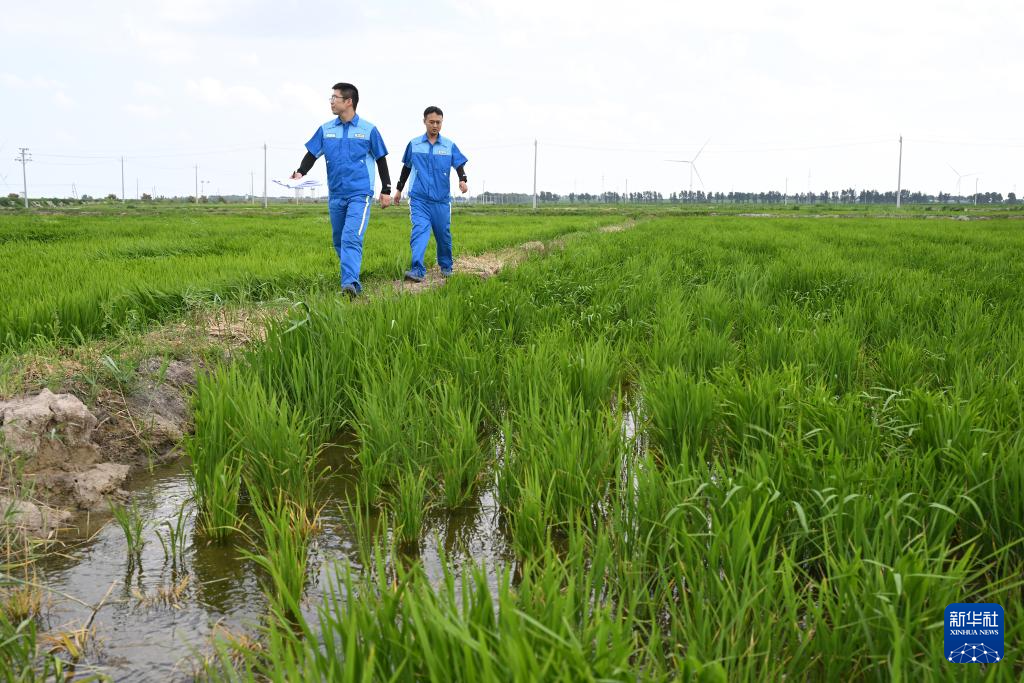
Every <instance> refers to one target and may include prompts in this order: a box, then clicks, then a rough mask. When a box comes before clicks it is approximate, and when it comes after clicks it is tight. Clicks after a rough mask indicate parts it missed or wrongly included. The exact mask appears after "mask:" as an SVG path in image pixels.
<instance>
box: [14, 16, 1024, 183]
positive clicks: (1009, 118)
mask: <svg viewBox="0 0 1024 683" xmlns="http://www.w3.org/2000/svg"><path fill="white" fill-rule="evenodd" d="M1022 35H1024V3H1021V2H1020V1H1019V0H975V2H967V1H961V0H929V1H928V2H923V1H918V0H910V1H903V0H860V1H859V2H851V3H834V2H829V1H828V0H825V2H816V3H812V2H807V1H801V2H795V1H788V0H760V1H758V0H718V2H714V3H712V2H703V3H692V2H684V1H677V2H647V1H645V0H635V1H634V2H625V3H623V2H615V3H611V2H593V1H586V2H585V1H576V0H573V1H569V2H565V1H560V0H516V1H514V2H513V1H510V0H428V1H421V2H405V1H398V2H388V3H374V2H364V3H351V2H338V1H337V0H336V1H335V2H323V1H321V0H309V1H308V2H296V1H293V0H277V1H275V2H262V1H259V2H242V1H241V0H147V1H145V2H103V1H99V2H88V3H86V2H81V1H78V2H66V1H64V0H59V1H50V2H37V3H29V2H22V3H18V4H16V5H15V4H12V3H5V4H4V9H3V13H2V17H0V101H2V106H0V189H2V190H3V192H4V194H6V193H8V192H20V191H21V187H22V177H21V165H20V164H19V163H17V162H15V161H14V157H15V156H17V154H18V148H19V147H28V148H30V150H31V153H32V157H33V161H32V162H31V163H30V164H29V165H28V177H29V194H30V196H38V195H46V196H53V195H58V196H61V195H70V194H71V192H72V187H71V185H72V183H74V184H75V189H76V190H77V192H78V193H79V194H82V193H88V194H91V195H94V196H95V195H101V196H102V195H106V194H107V193H110V192H114V193H117V194H120V192H121V163H120V157H121V156H124V157H126V162H125V185H126V190H127V194H128V196H129V197H133V196H135V192H136V181H137V182H138V186H139V188H140V191H141V192H152V191H153V190H154V189H155V191H156V193H157V194H160V195H174V194H178V195H190V194H192V193H193V191H194V189H193V188H194V176H195V172H194V170H193V166H194V165H196V164H198V165H199V178H200V180H208V181H209V184H208V185H206V186H205V191H206V193H208V194H209V193H224V194H227V193H246V192H248V190H249V185H250V173H251V172H252V173H254V177H255V185H256V188H257V193H260V192H261V187H262V176H263V147H262V146H263V144H264V143H267V144H268V145H269V148H270V152H269V166H270V169H269V171H270V176H271V178H274V177H278V178H280V177H283V176H285V175H287V174H288V173H290V172H291V171H292V170H293V169H294V168H295V167H296V166H297V165H298V163H299V160H300V159H301V157H302V154H303V152H304V150H303V147H302V145H303V143H304V142H305V141H306V140H307V139H308V138H309V136H310V135H311V134H312V133H313V132H314V130H315V129H316V128H317V127H318V126H319V125H320V124H322V123H323V122H324V121H326V120H328V119H329V118H330V117H331V113H330V109H329V105H328V101H327V99H328V96H329V95H330V93H331V86H332V85H333V84H334V83H335V82H337V81H349V82H352V83H355V84H356V85H357V86H358V88H359V90H360V97H361V101H360V103H359V110H358V111H359V114H360V115H361V116H363V117H364V118H366V119H368V120H370V121H372V122H374V123H375V124H376V125H377V127H378V128H379V129H380V131H381V133H382V135H383V137H384V140H385V143H386V144H387V146H388V148H389V150H390V156H389V160H390V165H391V169H392V175H393V176H395V175H397V172H398V170H399V165H400V163H401V161H400V160H401V155H402V151H403V149H404V147H405V144H406V142H407V141H408V140H409V139H410V138H412V137H413V136H415V135H418V134H420V133H422V132H423V128H422V122H421V120H422V112H423V109H424V107H426V106H427V105H431V104H434V105H437V106H440V107H441V108H442V109H444V111H445V123H444V130H443V134H444V135H447V136H448V137H450V138H452V139H453V140H455V141H456V143H457V144H458V145H459V146H460V148H461V149H462V150H463V151H464V152H465V154H466V155H467V156H468V157H469V159H470V162H469V164H468V165H467V167H466V168H467V173H468V175H469V178H470V187H471V192H473V193H476V192H479V191H481V190H482V189H483V187H484V184H485V183H486V189H487V190H492V191H519V192H529V191H531V190H532V174H533V141H534V139H536V140H538V141H539V161H538V168H539V171H538V189H540V190H550V191H554V192H559V193H568V192H572V191H574V190H576V191H579V192H594V193H596V192H600V191H601V190H602V189H604V190H617V191H620V192H621V191H623V190H624V189H625V187H626V183H627V182H628V185H629V189H630V190H631V191H635V190H641V189H654V190H659V191H661V192H664V193H666V194H667V193H669V192H672V191H674V190H680V189H687V188H688V187H689V185H690V171H689V167H688V166H687V165H686V164H679V163H670V162H667V161H665V160H666V159H684V160H685V159H691V158H693V156H694V155H695V154H697V152H698V150H700V148H701V146H702V145H704V144H705V143H706V142H707V143H708V144H707V146H706V147H705V148H704V150H703V153H702V154H701V155H700V157H699V158H698V159H697V163H696V167H697V170H698V172H699V174H700V177H699V178H697V177H694V178H693V187H694V189H695V190H696V189H701V188H702V187H703V189H705V190H710V191H720V192H728V191H731V190H736V191H740V190H744V191H761V190H764V191H767V190H778V191H780V192H781V191H784V190H786V189H787V188H788V191H789V192H790V193H794V192H805V191H807V190H808V187H809V188H810V189H812V190H813V191H815V192H820V191H822V190H825V189H830V190H838V189H842V188H847V187H853V188H856V189H858V190H859V189H862V188H874V189H878V190H883V191H884V190H893V189H895V186H896V175H897V161H898V154H899V147H898V142H897V140H898V138H899V136H900V135H901V134H902V135H903V137H904V148H903V187H904V188H906V189H911V190H922V191H926V192H930V193H935V192H939V191H945V192H953V191H955V189H956V185H957V175H956V174H955V173H954V171H953V170H952V169H951V167H953V168H955V169H956V170H957V171H958V172H959V173H960V174H963V175H964V176H965V177H964V178H963V180H962V192H963V193H964V194H969V193H973V192H974V188H975V182H977V183H978V188H979V190H981V191H983V192H984V191H998V192H1002V193H1003V194H1004V195H1005V194H1006V193H1008V192H1011V191H1016V192H1017V194H1018V195H1020V194H1021V193H1024V163H1022V160H1024V130H1022V123H1021V121H1022V120H1024V48H1022V44H1024V39H1022V38H1021V36H1022ZM323 171H324V165H323V161H320V162H318V163H317V167H316V170H315V171H314V175H317V176H319V177H322V176H323ZM967 174H975V175H967ZM453 178H454V174H453ZM701 181H703V182H701ZM1018 185H1019V186H1020V187H1019V188H1018V187H1017V186H1018ZM274 187H275V186H273V185H271V188H272V189H273V188H274ZM271 193H272V194H277V193H275V192H273V191H272V192H271Z"/></svg>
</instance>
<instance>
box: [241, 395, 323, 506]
mask: <svg viewBox="0 0 1024 683" xmlns="http://www.w3.org/2000/svg"><path fill="white" fill-rule="evenodd" d="M233 400H234V402H235V406H236V407H235V410H236V411H237V412H238V414H239V415H240V416H241V424H240V425H238V427H237V428H236V429H237V436H236V442H237V444H238V454H239V455H238V458H239V460H240V461H241V463H242V466H241V475H242V481H243V482H244V484H245V489H246V491H248V493H249V495H250V497H253V496H263V497H266V496H267V495H269V494H271V493H272V492H276V491H284V492H285V493H286V495H287V497H288V500H289V501H291V502H293V503H295V504H297V505H299V506H300V507H302V508H303V509H305V510H306V511H307V512H310V513H311V512H312V511H313V508H314V507H315V506H316V489H317V486H318V482H319V480H320V475H321V474H322V473H321V472H318V471H317V470H316V452H315V451H314V449H313V448H312V446H311V443H310V437H309V427H308V424H307V420H306V419H305V418H304V417H303V416H302V415H301V414H300V412H299V411H297V410H295V409H293V408H292V407H291V406H289V405H288V404H287V403H286V402H285V401H283V400H280V399H279V398H278V397H277V396H274V395H267V392H266V390H265V389H264V388H263V387H262V385H260V384H255V385H254V386H252V387H251V388H250V390H249V391H248V392H246V393H244V394H241V395H239V396H236V397H234V399H233Z"/></svg>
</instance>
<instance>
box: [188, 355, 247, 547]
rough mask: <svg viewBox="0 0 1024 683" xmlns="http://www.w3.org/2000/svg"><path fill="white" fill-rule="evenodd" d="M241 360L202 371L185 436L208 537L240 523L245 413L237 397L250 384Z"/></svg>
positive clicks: (219, 536) (222, 535) (201, 521)
mask: <svg viewBox="0 0 1024 683" xmlns="http://www.w3.org/2000/svg"><path fill="white" fill-rule="evenodd" d="M250 387H251V383H249V382H247V381H246V379H245V378H243V375H242V371H241V368H240V367H239V366H228V367H222V368H218V369H216V370H215V371H214V372H213V373H212V374H211V375H208V376H202V375H201V376H200V377H199V378H198V381H197V383H196V393H195V396H194V397H193V414H194V415H195V430H194V434H193V435H192V436H189V437H186V439H185V452H186V453H187V454H188V456H189V460H190V462H191V472H192V477H191V479H190V483H191V485H192V488H193V496H194V498H195V500H196V506H197V508H198V510H199V520H198V521H199V526H200V528H201V529H202V530H203V533H205V534H206V535H207V536H208V537H209V538H212V539H215V540H224V539H226V538H227V537H228V536H230V535H231V534H232V533H233V532H234V531H235V529H236V528H237V527H238V525H239V519H238V500H239V496H240V494H241V490H242V461H241V458H240V456H239V453H240V450H239V449H240V444H239V431H238V428H239V426H240V425H241V424H242V418H241V416H240V415H239V414H238V410H237V407H238V403H236V402H235V401H234V400H233V397H234V396H239V395H241V394H242V392H244V391H246V390H248V389H249V388H250Z"/></svg>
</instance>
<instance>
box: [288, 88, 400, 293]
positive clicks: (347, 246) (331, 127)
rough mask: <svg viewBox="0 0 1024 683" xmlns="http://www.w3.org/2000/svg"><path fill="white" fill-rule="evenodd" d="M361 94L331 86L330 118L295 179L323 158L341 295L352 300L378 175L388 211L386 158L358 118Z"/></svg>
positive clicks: (376, 135)
mask: <svg viewBox="0 0 1024 683" xmlns="http://www.w3.org/2000/svg"><path fill="white" fill-rule="evenodd" d="M358 106H359V91H358V90H357V89H356V87H355V86H354V85H352V84H351V83H335V84H334V92H333V93H332V94H331V113H332V114H334V115H335V116H336V117H337V118H333V119H331V120H330V121H328V122H327V123H325V124H324V125H322V126H320V127H319V128H318V129H317V131H316V132H315V133H313V137H311V138H310V139H309V142H307V143H306V156H305V157H303V159H302V162H301V163H300V164H299V169H298V170H297V171H295V173H293V174H292V178H293V179H298V178H301V177H302V176H304V175H306V174H307V173H309V169H311V168H313V164H314V163H315V162H316V160H317V159H318V158H320V157H321V156H323V157H326V159H327V187H328V200H327V206H328V212H329V215H330V217H331V234H332V238H333V241H334V251H335V252H336V253H337V254H338V260H339V261H340V263H341V291H343V292H344V293H346V294H348V296H349V297H350V298H355V297H356V296H359V294H360V293H361V292H362V291H363V286H362V284H361V283H360V282H359V270H360V268H361V266H362V262H363V237H365V235H366V225H367V223H368V222H369V220H370V204H371V202H372V199H373V190H374V185H375V178H374V173H373V166H374V162H376V165H377V172H378V173H379V174H380V182H381V192H380V205H381V208H384V209H386V208H387V207H388V206H390V205H391V175H390V174H389V173H388V163H387V160H386V159H385V157H386V156H387V154H388V150H387V148H386V147H385V146H384V140H383V138H381V136H380V132H378V130H377V127H376V126H374V125H373V124H372V123H370V122H369V121H367V120H366V119H363V118H360V117H359V115H358V114H356V107H358Z"/></svg>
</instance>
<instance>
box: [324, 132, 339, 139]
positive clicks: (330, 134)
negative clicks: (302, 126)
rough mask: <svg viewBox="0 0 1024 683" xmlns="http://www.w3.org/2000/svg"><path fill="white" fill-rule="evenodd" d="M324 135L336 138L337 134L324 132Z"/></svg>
mask: <svg viewBox="0 0 1024 683" xmlns="http://www.w3.org/2000/svg"><path fill="white" fill-rule="evenodd" d="M324 137H325V138H336V137H338V136H337V135H335V134H334V133H324Z"/></svg>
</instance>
